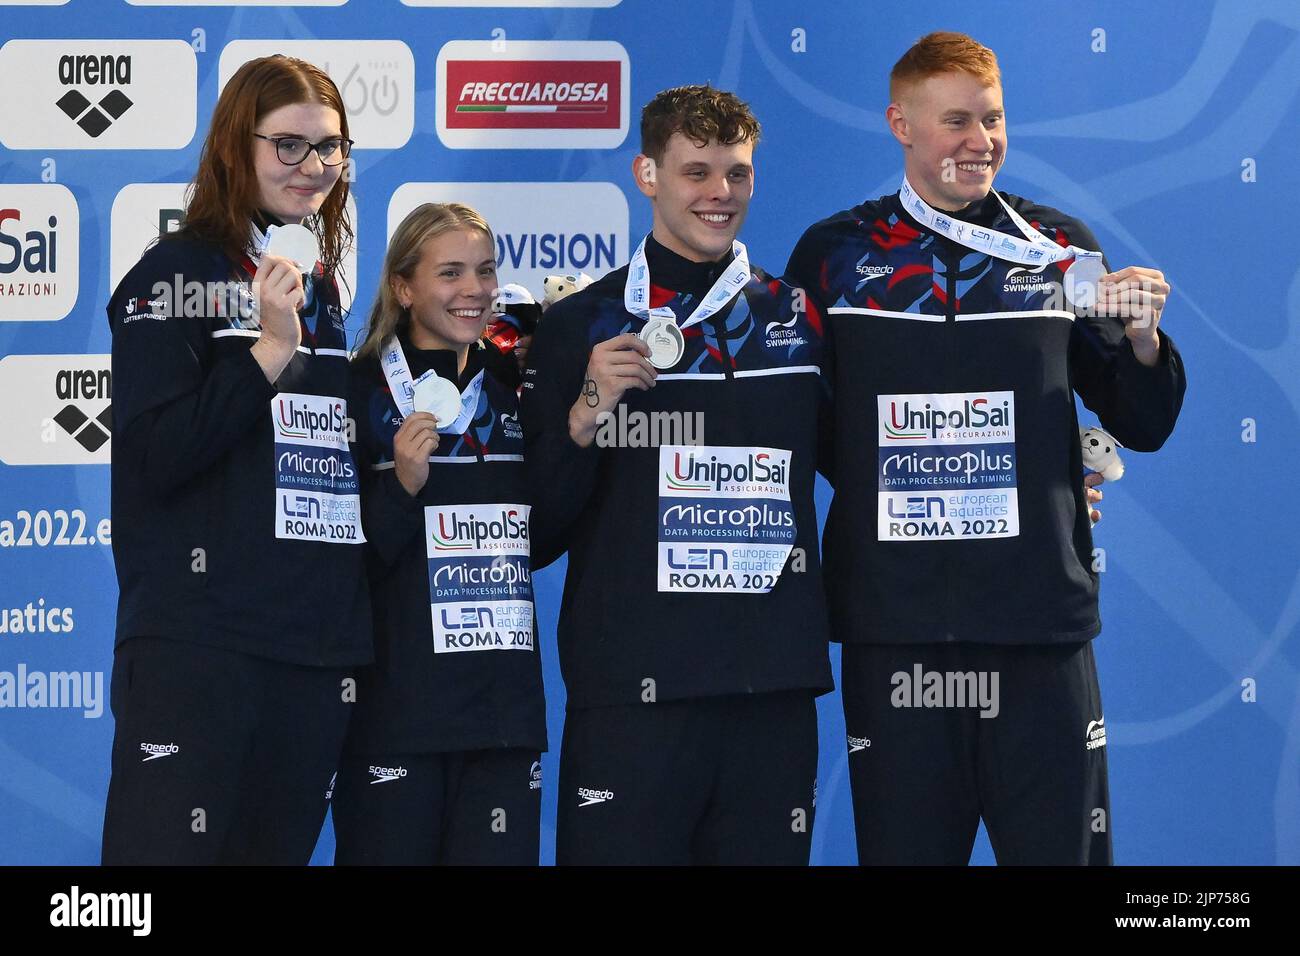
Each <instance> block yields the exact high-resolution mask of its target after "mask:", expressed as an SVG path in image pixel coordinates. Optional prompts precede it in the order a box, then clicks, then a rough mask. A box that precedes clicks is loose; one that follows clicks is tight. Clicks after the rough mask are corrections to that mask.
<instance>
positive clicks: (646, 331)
mask: <svg viewBox="0 0 1300 956" xmlns="http://www.w3.org/2000/svg"><path fill="white" fill-rule="evenodd" d="M637 336H638V338H640V339H641V341H642V342H644V343H645V344H646V345H648V346H650V364H651V365H653V366H654V367H655V368H658V369H667V368H672V367H673V366H674V365H676V364H677V363H678V362H680V361H681V360H682V356H683V355H685V354H686V337H685V336H684V335H682V330H681V329H679V328H678V327H677V324H676V323H675V322H669V321H667V320H666V319H651V320H650V321H649V322H647V323H646V324H645V326H644V327H643V328H642V329H641V331H640V332H639V333H637Z"/></svg>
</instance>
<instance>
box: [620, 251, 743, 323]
mask: <svg viewBox="0 0 1300 956" xmlns="http://www.w3.org/2000/svg"><path fill="white" fill-rule="evenodd" d="M646 238H649V237H648V236H647V237H646ZM645 244H646V240H645V239H642V240H641V244H640V245H639V246H637V247H636V252H634V253H632V261H631V262H629V263H628V267H627V282H626V284H624V286H623V308H625V309H627V311H629V312H631V313H632V314H633V315H635V316H636V317H637V318H639V319H641V320H642V321H649V319H650V318H651V317H654V318H658V319H664V320H666V321H668V322H671V323H673V324H674V325H676V326H677V327H678V328H679V329H689V328H690V327H691V326H692V325H696V324H698V323H700V322H703V321H704V320H705V319H707V318H708V317H709V316H711V315H716V314H717V313H718V312H720V311H721V310H722V309H724V308H726V305H727V303H728V302H730V301H731V300H732V299H734V298H735V297H736V293H737V292H739V291H740V290H741V289H743V288H744V287H745V284H746V283H747V282H749V278H750V276H749V252H748V251H747V250H746V249H745V244H744V243H743V242H741V241H740V240H739V239H733V240H732V242H731V252H732V256H733V258H732V260H731V262H730V264H729V265H728V266H727V268H726V269H724V270H723V272H722V275H720V276H718V281H717V282H715V283H713V288H711V289H710V290H709V291H708V292H707V293H705V295H704V296H703V298H701V299H700V302H699V304H698V305H697V306H696V307H695V310H694V311H693V312H692V313H691V314H690V315H689V316H687V318H686V321H684V322H678V321H677V316H676V315H675V314H674V313H673V310H672V309H670V308H668V307H667V306H660V307H659V308H657V309H652V308H650V264H649V263H648V262H647V261H646V257H645Z"/></svg>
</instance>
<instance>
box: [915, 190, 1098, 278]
mask: <svg viewBox="0 0 1300 956" xmlns="http://www.w3.org/2000/svg"><path fill="white" fill-rule="evenodd" d="M991 192H992V193H993V197H994V198H995V199H997V201H998V202H999V203H1001V204H1002V208H1003V209H1005V210H1006V211H1007V215H1008V216H1010V217H1011V221H1012V222H1013V223H1015V226H1016V228H1017V229H1019V230H1020V231H1021V232H1022V233H1024V235H1025V236H1027V237H1028V238H1027V239H1021V238H1020V237H1019V236H1012V235H1008V234H1007V233H1005V232H999V231H998V230H996V229H991V228H990V229H985V228H983V227H982V226H976V225H974V224H973V223H969V222H965V221H964V220H961V219H954V218H953V217H951V216H948V215H945V214H944V213H941V212H939V211H938V210H937V209H934V208H932V207H931V206H930V204H929V203H927V202H926V201H925V200H924V199H922V198H921V197H920V196H919V195H918V194H917V192H916V190H915V189H913V188H912V184H911V183H910V182H908V181H907V176H906V174H904V176H903V185H902V186H900V187H899V190H898V200H899V202H901V203H902V205H903V208H904V209H906V210H907V212H908V214H909V215H911V216H912V217H913V218H914V219H915V220H916V221H917V222H919V223H921V225H923V226H925V227H926V228H927V229H930V230H931V231H933V232H937V233H939V234H940V235H942V236H946V237H947V238H949V239H951V240H952V241H953V242H955V243H957V244H958V245H962V246H965V247H966V248H967V249H972V250H974V251H975V252H984V253H988V254H989V255H991V256H995V257H996V258H998V259H1005V260H1007V261H1008V262H1018V263H1020V264H1021V265H1033V264H1037V263H1040V262H1041V263H1047V262H1060V261H1062V260H1063V259H1079V260H1088V259H1095V260H1096V261H1097V265H1098V266H1100V264H1101V253H1100V252H1092V251H1089V250H1087V249H1080V248H1079V247H1078V246H1061V245H1058V244H1057V243H1055V242H1053V241H1052V240H1051V239H1048V238H1047V237H1046V236H1045V235H1043V234H1042V233H1041V232H1039V231H1038V230H1037V229H1035V228H1034V227H1033V226H1031V225H1030V224H1029V223H1027V222H1025V220H1024V217H1023V216H1021V215H1020V213H1018V212H1016V211H1015V210H1014V209H1012V208H1011V206H1010V205H1008V204H1007V201H1006V200H1005V199H1003V198H1002V197H1001V196H999V195H998V191H997V190H996V189H994V190H991ZM1101 271H1104V270H1101ZM1098 277H1100V272H1098Z"/></svg>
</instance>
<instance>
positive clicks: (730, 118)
mask: <svg viewBox="0 0 1300 956" xmlns="http://www.w3.org/2000/svg"><path fill="white" fill-rule="evenodd" d="M761 132H762V128H761V127H760V126H759V125H758V120H756V119H755V118H754V114H753V113H751V112H750V110H749V104H748V103H746V102H745V101H744V100H742V99H740V97H738V96H736V94H735V93H728V92H727V91H726V90H717V89H714V88H713V87H712V86H709V85H708V84H707V83H706V84H704V85H703V86H700V85H696V86H675V87H673V88H672V89H671V90H664V91H663V92H662V93H659V94H657V95H656V96H655V98H654V99H652V100H651V101H650V102H649V103H647V104H646V105H645V109H643V110H642V111H641V152H642V154H644V155H646V156H649V157H650V158H651V159H653V160H654V161H655V162H656V163H658V162H662V161H663V158H664V150H665V149H667V148H668V140H670V139H672V136H673V133H681V134H682V135H683V136H685V137H686V138H687V139H689V140H690V141H691V142H693V143H695V144H696V145H697V146H707V145H708V144H709V143H711V142H718V143H721V144H722V145H723V146H732V145H734V144H736V143H745V142H749V143H754V144H755V145H757V143H758V138H759V135H760V134H761Z"/></svg>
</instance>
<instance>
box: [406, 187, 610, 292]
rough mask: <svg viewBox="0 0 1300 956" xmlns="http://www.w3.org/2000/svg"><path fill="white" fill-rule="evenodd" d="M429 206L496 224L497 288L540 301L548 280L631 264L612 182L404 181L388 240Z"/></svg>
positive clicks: (602, 271)
mask: <svg viewBox="0 0 1300 956" xmlns="http://www.w3.org/2000/svg"><path fill="white" fill-rule="evenodd" d="M426 202H463V203H466V204H468V205H470V206H473V207H474V208H475V209H477V210H478V211H479V212H480V213H482V214H483V217H484V218H485V219H486V220H487V221H488V223H489V224H491V226H492V231H493V233H494V234H495V236H496V243H497V284H498V285H505V284H506V283H507V282H514V283H518V284H519V285H522V286H524V287H525V288H527V289H528V290H529V291H530V292H531V293H532V294H533V297H534V298H535V299H536V300H537V301H538V302H540V301H542V299H543V297H544V296H545V289H544V288H543V284H542V283H543V281H544V280H545V278H546V276H547V275H552V274H563V273H577V272H585V273H587V274H588V275H591V276H593V277H596V278H599V277H600V276H602V275H604V274H605V273H606V272H608V271H610V270H611V269H615V268H617V267H618V266H620V265H622V264H623V263H625V262H626V261H627V258H628V254H629V253H628V245H627V243H628V239H627V235H628V208H627V197H626V196H624V195H623V191H622V190H621V189H619V188H618V187H617V186H615V185H614V184H613V183H405V184H403V185H402V186H399V187H398V188H397V190H396V191H395V192H394V193H393V197H392V199H391V200H389V203H388V235H389V237H390V238H391V236H392V234H393V232H394V231H395V230H396V229H397V226H398V224H399V223H401V221H402V219H403V218H404V217H405V216H406V215H407V213H409V212H410V211H411V210H412V209H414V208H415V207H416V206H419V205H420V204H421V203H426Z"/></svg>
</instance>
